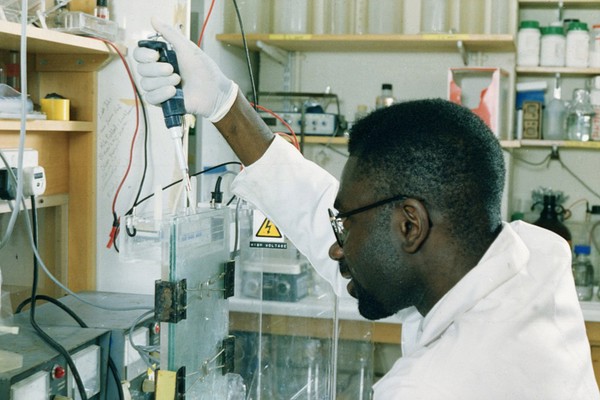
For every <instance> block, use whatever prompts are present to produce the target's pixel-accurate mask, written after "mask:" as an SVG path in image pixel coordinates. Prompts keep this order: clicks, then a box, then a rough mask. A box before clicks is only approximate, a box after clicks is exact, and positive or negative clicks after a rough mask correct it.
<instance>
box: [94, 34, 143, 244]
mask: <svg viewBox="0 0 600 400" xmlns="http://www.w3.org/2000/svg"><path fill="white" fill-rule="evenodd" d="M99 40H101V41H103V42H104V43H106V44H107V45H109V46H110V47H112V48H113V49H114V50H115V51H116V52H117V54H118V55H119V57H120V58H121V61H122V62H123V65H124V66H125V70H126V71H127V75H128V76H129V81H130V82H131V86H132V88H133V98H134V100H135V132H134V134H133V138H132V139H131V147H130V149H129V162H128V164H127V170H126V171H125V175H123V179H121V183H119V186H118V187H117V191H116V193H115V196H114V197H113V201H112V206H111V211H112V215H113V226H112V229H111V231H110V234H109V239H108V243H107V244H106V247H107V248H108V249H110V248H111V247H112V245H113V243H114V241H115V238H116V237H117V232H118V230H119V224H120V218H119V217H118V216H117V212H116V204H117V198H118V197H119V193H120V192H121V189H122V188H123V184H124V183H125V180H126V179H127V176H128V175H129V171H130V170H131V164H132V163H133V149H134V147H135V140H136V138H137V135H138V132H139V126H140V111H139V102H138V96H137V93H136V90H135V81H134V79H133V74H132V73H131V70H130V69H129V65H128V64H127V61H126V60H125V57H124V56H123V54H122V53H121V51H120V50H119V48H118V47H117V46H115V44H114V43H112V42H110V41H108V40H106V39H99Z"/></svg>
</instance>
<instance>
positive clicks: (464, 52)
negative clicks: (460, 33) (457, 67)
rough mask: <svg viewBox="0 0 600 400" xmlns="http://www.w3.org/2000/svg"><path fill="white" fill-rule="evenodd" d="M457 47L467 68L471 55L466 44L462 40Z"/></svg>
mask: <svg viewBox="0 0 600 400" xmlns="http://www.w3.org/2000/svg"><path fill="white" fill-rule="evenodd" d="M456 47H457V48H458V53H459V54H460V57H461V58H462V60H463V64H465V67H466V66H467V65H469V54H468V53H467V49H465V44H464V43H463V41H462V40H457V41H456Z"/></svg>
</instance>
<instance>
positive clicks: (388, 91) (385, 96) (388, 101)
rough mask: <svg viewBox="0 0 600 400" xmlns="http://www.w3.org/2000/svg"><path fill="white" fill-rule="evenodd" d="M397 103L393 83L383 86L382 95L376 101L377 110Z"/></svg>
mask: <svg viewBox="0 0 600 400" xmlns="http://www.w3.org/2000/svg"><path fill="white" fill-rule="evenodd" d="M395 102H396V98H395V97H394V91H393V86H392V84H391V83H384V84H382V85H381V94H380V95H379V96H377V98H376V99H375V109H380V108H385V107H389V106H391V105H392V104H394V103H395Z"/></svg>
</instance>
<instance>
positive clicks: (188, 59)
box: [133, 19, 238, 123]
mask: <svg viewBox="0 0 600 400" xmlns="http://www.w3.org/2000/svg"><path fill="white" fill-rule="evenodd" d="M152 26H153V27H154V29H156V31H157V32H158V33H160V34H161V35H162V36H163V37H164V39H165V40H166V41H167V42H169V43H170V44H171V46H172V47H173V50H175V53H176V54H177V62H178V64H179V72H180V74H181V77H180V76H179V75H177V74H175V73H173V67H172V66H171V64H169V63H164V62H158V57H159V54H158V52H157V51H156V50H152V49H148V48H145V47H136V48H135V50H134V52H133V58H134V59H135V60H136V61H137V62H138V63H139V64H138V67H137V71H138V73H139V74H140V75H141V76H142V80H141V82H140V84H141V86H142V89H144V90H145V91H146V92H147V93H146V94H145V96H144V98H145V99H146V101H148V103H150V104H154V105H159V104H160V103H162V102H164V101H166V100H168V99H170V98H171V97H173V96H174V95H175V85H177V84H178V83H179V81H180V80H181V82H182V88H183V96H184V101H185V106H186V110H187V112H189V113H191V114H199V115H202V116H203V117H205V118H208V119H209V120H210V121H211V122H213V123H214V122H218V121H220V120H221V119H222V118H223V117H224V116H225V114H227V112H228V111H229V110H230V109H231V106H232V105H233V103H234V101H235V99H236V97H237V92H238V85H237V84H236V83H235V82H233V81H232V80H231V79H229V78H227V77H226V76H225V75H224V74H223V72H222V71H221V70H220V69H219V67H218V66H217V64H216V63H215V62H214V61H213V60H212V59H211V58H210V57H209V56H207V55H206V54H205V53H204V52H203V51H202V50H201V49H200V48H198V46H196V45H195V44H194V43H193V42H192V41H190V40H188V39H187V38H185V37H184V36H183V35H182V34H181V32H179V31H178V30H177V29H175V28H173V27H171V26H169V25H167V24H165V23H164V22H162V21H158V20H155V19H152Z"/></svg>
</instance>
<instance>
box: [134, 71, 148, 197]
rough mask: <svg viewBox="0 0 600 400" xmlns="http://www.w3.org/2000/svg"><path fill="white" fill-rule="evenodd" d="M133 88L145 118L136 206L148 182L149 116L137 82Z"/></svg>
mask: <svg viewBox="0 0 600 400" xmlns="http://www.w3.org/2000/svg"><path fill="white" fill-rule="evenodd" d="M133 87H134V89H135V93H136V95H137V97H138V98H139V99H140V105H141V107H142V115H143V116H144V170H143V171H142V179H141V180H140V186H139V187H138V191H137V194H136V195H135V200H134V201H133V204H135V203H137V201H138V200H139V198H140V196H141V194H142V188H143V187H144V182H145V180H146V173H147V172H148V115H147V114H146V105H145V104H144V100H143V99H142V94H141V93H140V91H139V89H138V87H137V85H136V84H135V82H134V83H133Z"/></svg>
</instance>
